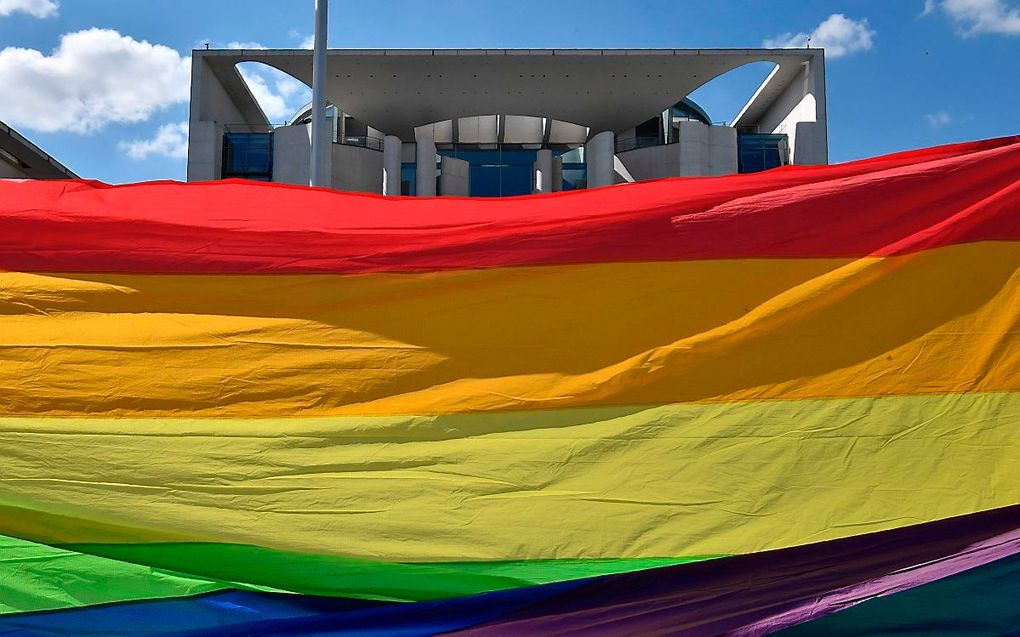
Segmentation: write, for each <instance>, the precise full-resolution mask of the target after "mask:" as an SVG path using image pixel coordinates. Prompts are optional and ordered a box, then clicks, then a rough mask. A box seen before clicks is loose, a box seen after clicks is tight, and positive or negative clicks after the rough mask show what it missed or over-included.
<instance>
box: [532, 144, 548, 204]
mask: <svg viewBox="0 0 1020 637" xmlns="http://www.w3.org/2000/svg"><path fill="white" fill-rule="evenodd" d="M534 171H535V173H534V180H533V182H532V184H531V192H532V193H540V192H552V189H553V156H552V151H551V150H549V149H547V148H543V149H542V150H540V151H538V154H537V155H536V157H535V166H534Z"/></svg>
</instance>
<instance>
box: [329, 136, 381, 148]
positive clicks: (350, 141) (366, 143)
mask: <svg viewBox="0 0 1020 637" xmlns="http://www.w3.org/2000/svg"><path fill="white" fill-rule="evenodd" d="M336 143H338V144H344V145H345V146H361V147H362V148H370V149H372V150H380V151H381V150H382V149H383V140H382V139H381V138H379V137H368V136H367V135H347V136H346V137H344V138H343V141H339V140H338V141H337V142H336Z"/></svg>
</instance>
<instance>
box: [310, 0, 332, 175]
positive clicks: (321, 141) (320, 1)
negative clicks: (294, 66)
mask: <svg viewBox="0 0 1020 637" xmlns="http://www.w3.org/2000/svg"><path fill="white" fill-rule="evenodd" d="M328 23H329V0H315V47H314V51H313V53H312V157H311V162H312V170H311V181H310V183H311V185H312V186H328V185H329V183H328V181H329V180H328V178H327V176H326V175H325V174H324V173H325V170H324V169H325V164H326V161H325V159H326V151H327V150H329V146H328V145H327V143H326V29H327V27H328Z"/></svg>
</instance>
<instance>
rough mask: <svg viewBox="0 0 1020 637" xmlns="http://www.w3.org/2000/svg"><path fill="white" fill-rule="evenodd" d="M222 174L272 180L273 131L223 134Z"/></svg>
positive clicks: (226, 176)
mask: <svg viewBox="0 0 1020 637" xmlns="http://www.w3.org/2000/svg"><path fill="white" fill-rule="evenodd" d="M220 172H221V176H222V177H223V178H224V179H226V178H229V177H240V178H242V179H255V180H259V181H271V180H272V178H273V134H272V133H227V134H226V135H224V136H223V168H222V170H221V171H220Z"/></svg>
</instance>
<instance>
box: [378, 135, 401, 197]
mask: <svg viewBox="0 0 1020 637" xmlns="http://www.w3.org/2000/svg"><path fill="white" fill-rule="evenodd" d="M400 150H401V142H400V138H399V137H394V136H393V135H387V136H386V137H384V138H383V174H382V179H383V187H382V192H383V194H384V195H391V196H392V195H399V194H400Z"/></svg>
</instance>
